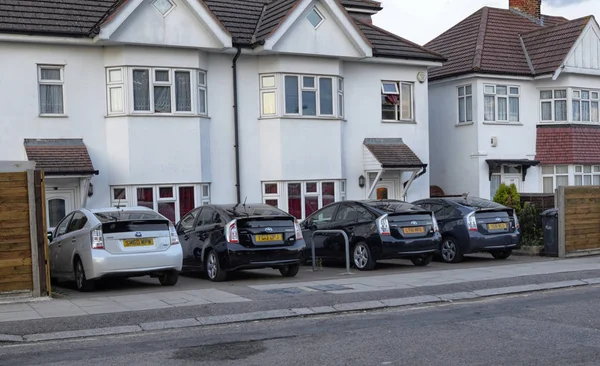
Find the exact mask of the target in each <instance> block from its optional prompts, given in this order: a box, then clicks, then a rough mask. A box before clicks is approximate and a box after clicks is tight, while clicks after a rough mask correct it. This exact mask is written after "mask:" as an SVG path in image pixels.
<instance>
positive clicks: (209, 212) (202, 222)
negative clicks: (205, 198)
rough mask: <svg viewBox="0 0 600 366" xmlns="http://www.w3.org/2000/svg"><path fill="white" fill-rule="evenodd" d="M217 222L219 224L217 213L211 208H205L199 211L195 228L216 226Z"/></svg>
mask: <svg viewBox="0 0 600 366" xmlns="http://www.w3.org/2000/svg"><path fill="white" fill-rule="evenodd" d="M219 222H221V216H220V215H219V213H218V212H217V211H216V210H215V209H213V208H210V207H205V208H203V209H202V211H200V217H199V218H198V223H197V224H196V227H198V226H206V225H213V224H218V223H219Z"/></svg>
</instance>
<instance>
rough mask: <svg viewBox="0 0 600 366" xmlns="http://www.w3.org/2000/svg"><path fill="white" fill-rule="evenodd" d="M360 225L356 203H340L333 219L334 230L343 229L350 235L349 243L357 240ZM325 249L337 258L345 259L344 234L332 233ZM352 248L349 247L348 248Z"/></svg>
mask: <svg viewBox="0 0 600 366" xmlns="http://www.w3.org/2000/svg"><path fill="white" fill-rule="evenodd" d="M357 225H358V211H357V210H356V207H355V205H354V204H348V203H344V204H341V205H340V208H339V209H338V211H337V213H336V215H335V219H334V220H333V221H332V230H341V231H343V232H345V233H346V235H347V236H348V244H349V245H350V243H353V242H354V241H355V240H354V238H355V230H356V228H357ZM327 244H328V245H326V248H325V250H326V251H328V252H329V253H330V256H331V257H333V258H335V259H340V260H345V258H346V257H345V255H346V239H345V238H344V236H343V235H342V234H332V236H331V240H329V241H328V243H327ZM350 249H351V248H350V247H349V248H348V250H350Z"/></svg>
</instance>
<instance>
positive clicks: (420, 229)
mask: <svg viewBox="0 0 600 366" xmlns="http://www.w3.org/2000/svg"><path fill="white" fill-rule="evenodd" d="M402 230H403V231H404V234H423V233H424V232H425V228H424V227H423V226H419V227H405V228H403V229H402Z"/></svg>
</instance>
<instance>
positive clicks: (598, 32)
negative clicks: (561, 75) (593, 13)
mask: <svg viewBox="0 0 600 366" xmlns="http://www.w3.org/2000/svg"><path fill="white" fill-rule="evenodd" d="M563 65H564V70H563V72H573V73H581V74H593V75H600V27H598V23H597V22H596V21H595V20H594V18H591V19H590V21H589V22H588V24H587V26H586V27H585V29H584V30H583V32H582V33H581V36H580V37H579V39H578V40H577V41H576V42H575V44H574V45H573V47H572V48H571V51H570V52H569V54H568V55H567V57H566V59H565V61H564V62H563Z"/></svg>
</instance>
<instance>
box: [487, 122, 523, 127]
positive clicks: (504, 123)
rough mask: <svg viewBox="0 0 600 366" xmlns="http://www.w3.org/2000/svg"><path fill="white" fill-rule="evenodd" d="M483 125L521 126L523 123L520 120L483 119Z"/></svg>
mask: <svg viewBox="0 0 600 366" xmlns="http://www.w3.org/2000/svg"><path fill="white" fill-rule="evenodd" d="M483 124H484V125H495V126H523V124H522V123H521V122H492V121H485V122H483Z"/></svg>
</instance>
